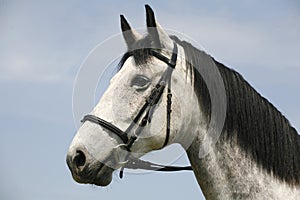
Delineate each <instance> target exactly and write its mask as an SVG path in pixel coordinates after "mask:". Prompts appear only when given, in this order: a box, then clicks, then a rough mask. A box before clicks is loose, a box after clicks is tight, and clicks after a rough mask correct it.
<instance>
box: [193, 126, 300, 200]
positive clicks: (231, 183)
mask: <svg viewBox="0 0 300 200" xmlns="http://www.w3.org/2000/svg"><path fill="white" fill-rule="evenodd" d="M204 131H205V130H202V132H201V130H200V131H199V132H198V135H197V136H196V138H195V140H194V141H193V143H192V145H191V146H190V148H189V149H188V150H187V154H188V157H189V159H190V162H191V164H192V167H193V169H194V173H195V175H196V178H197V181H198V183H199V185H200V187H201V189H202V192H203V194H204V196H205V197H206V199H282V198H287V197H288V199H297V198H298V197H299V195H300V189H299V187H298V188H296V187H290V186H289V185H287V184H285V183H284V182H281V181H279V180H277V179H275V178H274V177H273V176H272V175H271V174H268V173H267V172H265V171H264V170H262V169H261V168H260V167H258V165H257V164H256V163H255V162H253V161H252V160H251V159H250V158H249V156H247V155H246V154H245V153H244V152H243V150H241V149H240V148H239V147H238V145H237V142H236V141H234V139H233V140H231V141H227V140H224V139H220V140H219V141H218V143H217V144H216V145H211V146H210V147H209V148H210V151H209V154H207V155H206V156H205V157H204V158H199V151H200V147H201V146H200V145H201V141H203V132H204Z"/></svg>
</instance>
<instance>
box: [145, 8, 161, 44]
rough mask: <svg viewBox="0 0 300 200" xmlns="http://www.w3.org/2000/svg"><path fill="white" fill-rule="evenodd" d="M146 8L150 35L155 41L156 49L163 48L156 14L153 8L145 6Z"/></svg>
mask: <svg viewBox="0 0 300 200" xmlns="http://www.w3.org/2000/svg"><path fill="white" fill-rule="evenodd" d="M145 8H146V21H147V29H148V33H149V35H151V37H152V39H153V41H154V45H155V48H161V45H160V39H159V34H158V30H157V27H156V21H155V15H154V12H153V10H152V8H151V7H150V6H149V5H147V4H146V5H145Z"/></svg>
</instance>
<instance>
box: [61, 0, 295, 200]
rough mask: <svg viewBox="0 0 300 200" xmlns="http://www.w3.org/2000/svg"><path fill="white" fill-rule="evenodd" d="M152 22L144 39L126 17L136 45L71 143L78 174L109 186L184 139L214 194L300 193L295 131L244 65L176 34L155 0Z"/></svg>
mask: <svg viewBox="0 0 300 200" xmlns="http://www.w3.org/2000/svg"><path fill="white" fill-rule="evenodd" d="M146 21H147V30H148V33H147V35H146V36H143V35H141V34H140V33H138V32H137V31H136V30H134V29H132V28H131V26H130V25H129V23H128V21H127V20H126V19H125V17H124V16H123V15H121V29H122V34H123V37H124V40H125V42H126V45H127V48H128V50H127V52H126V53H125V54H124V56H123V57H122V59H121V61H120V64H119V71H118V72H117V73H116V74H115V76H114V77H113V78H112V79H111V81H110V85H109V87H108V88H107V90H106V91H105V93H104V94H103V96H102V97H101V99H100V101H99V102H98V104H97V105H96V106H95V108H94V109H93V110H92V112H91V113H90V114H89V115H87V116H85V117H84V119H83V121H82V122H83V123H82V125H81V127H80V128H79V129H78V132H77V134H76V135H75V137H74V139H73V141H72V143H71V145H70V147H69V150H68V153H67V158H66V161H67V164H68V167H69V169H70V171H71V173H72V177H73V179H74V180H75V181H77V182H79V183H85V184H94V185H97V186H107V185H109V184H110V183H111V181H112V174H113V172H114V171H115V170H117V169H121V171H122V170H124V168H126V167H127V166H128V165H130V164H131V165H134V164H136V163H138V162H139V158H140V157H141V156H143V155H145V154H146V153H148V152H151V151H155V150H159V149H162V148H164V147H166V146H168V145H171V144H180V145H181V146H182V147H183V148H184V149H185V150H186V153H187V155H188V158H189V160H190V163H191V168H192V170H193V172H194V174H195V176H196V179H197V181H198V184H199V186H200V188H201V190H202V192H203V194H204V196H205V198H206V199H297V198H299V197H300V136H299V135H298V133H297V131H296V129H295V128H293V127H292V126H291V125H290V123H289V121H288V120H287V119H286V118H285V117H284V116H283V115H282V114H281V112H280V111H278V110H277V109H276V108H275V107H274V106H273V105H272V104H271V103H270V102H269V101H268V100H267V99H266V98H264V97H263V96H261V95H260V94H259V93H258V92H257V91H256V90H255V89H254V88H253V87H252V86H251V85H250V84H249V83H248V82H247V81H246V80H245V79H244V78H243V77H242V75H240V74H239V73H238V72H236V71H235V70H233V69H231V68H228V67H226V66H225V65H223V64H222V63H220V62H218V61H217V60H215V59H214V58H213V57H212V56H210V55H208V54H207V53H206V52H205V51H202V50H199V49H198V48H196V47H194V46H193V45H192V44H191V43H188V42H186V41H182V40H180V39H179V38H177V37H176V36H169V35H168V34H167V33H166V31H165V30H164V29H163V28H162V27H161V26H160V24H159V23H158V22H157V21H156V19H155V15H154V12H153V10H152V8H151V7H150V6H149V5H146ZM220 80H221V81H220ZM223 118H224V119H223ZM133 158H135V159H134V160H133V161H132V159H133ZM141 163H142V164H144V163H143V162H141ZM161 168H162V169H164V168H163V167H161Z"/></svg>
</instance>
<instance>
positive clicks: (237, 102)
mask: <svg viewBox="0 0 300 200" xmlns="http://www.w3.org/2000/svg"><path fill="white" fill-rule="evenodd" d="M172 38H173V39H174V40H175V41H176V42H177V43H178V44H180V45H181V46H183V47H184V50H185V54H186V57H187V58H188V59H189V60H192V62H193V65H194V66H193V67H194V68H198V69H199V68H201V60H199V57H203V56H205V55H206V56H209V55H207V54H205V53H204V52H202V51H200V50H198V49H196V48H195V47H193V46H192V45H191V44H189V43H187V42H185V41H180V40H179V39H177V38H176V37H172ZM197 57H198V58H197ZM212 59H213V58H212ZM213 60H214V59H213ZM214 62H215V64H216V66H217V68H218V70H219V71H220V74H221V76H222V78H223V81H224V85H225V89H226V95H227V113H226V120H225V125H224V128H223V133H222V135H221V138H220V139H221V140H222V139H225V140H231V139H232V138H233V137H236V138H237V142H238V145H239V146H240V147H241V148H242V149H243V150H244V151H245V152H247V153H248V155H250V156H251V158H252V160H254V161H255V162H256V163H258V165H259V166H261V167H262V168H263V169H266V170H267V171H268V172H269V173H272V174H273V175H274V176H275V177H277V178H279V179H281V180H284V181H286V182H287V183H289V184H300V136H299V135H298V133H297V131H296V130H295V128H293V127H292V126H291V124H290V123H289V121H288V120H287V119H286V118H285V117H284V116H283V115H282V114H281V113H280V111H278V110H277V109H276V108H275V107H274V106H273V105H272V104H271V103H270V102H269V101H268V100H267V99H265V98H264V97H262V96H261V95H260V94H259V93H258V92H257V91H256V90H255V89H254V88H253V87H252V86H251V85H250V84H249V83H248V82H247V81H245V80H244V78H243V77H242V76H241V75H240V74H239V73H238V72H236V71H234V70H232V69H229V68H228V67H226V66H225V65H223V64H222V63H219V62H217V61H216V60H214ZM198 71H200V72H201V69H200V70H195V72H196V73H197V72H198ZM196 73H195V79H196V80H195V90H196V92H197V91H198V90H199V87H201V85H202V86H203V84H204V83H203V80H201V79H200V81H199V77H200V78H201V75H199V74H198V75H197V74H196ZM197 79H198V80H197ZM199 83H200V84H199ZM197 88H198V89H197ZM200 90H201V92H197V94H198V96H199V95H200V97H201V98H202V104H203V105H204V106H206V107H207V108H208V109H210V101H209V94H207V93H206V92H207V90H206V89H205V90H203V89H200ZM208 111H209V110H208ZM234 133H236V134H237V135H234Z"/></svg>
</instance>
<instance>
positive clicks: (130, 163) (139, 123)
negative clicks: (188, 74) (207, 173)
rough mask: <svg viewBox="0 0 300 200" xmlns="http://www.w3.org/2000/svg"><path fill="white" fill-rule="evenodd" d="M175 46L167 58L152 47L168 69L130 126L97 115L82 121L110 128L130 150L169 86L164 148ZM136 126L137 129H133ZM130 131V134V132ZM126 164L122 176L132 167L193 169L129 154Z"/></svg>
mask: <svg viewBox="0 0 300 200" xmlns="http://www.w3.org/2000/svg"><path fill="white" fill-rule="evenodd" d="M173 44H174V47H173V51H172V56H171V58H170V59H169V58H167V57H165V56H164V55H162V54H160V53H159V52H157V51H156V50H154V49H151V51H150V54H151V55H152V56H154V57H156V58H157V59H159V60H161V61H163V62H164V63H166V64H167V65H168V68H167V70H166V71H165V72H164V74H163V75H162V77H161V78H160V80H159V81H158V83H157V84H156V86H155V88H153V89H152V91H151V93H150V95H149V96H148V97H147V98H146V101H145V103H144V104H143V106H142V107H141V109H140V110H139V112H138V113H137V115H136V116H135V117H134V119H133V121H132V122H131V124H130V125H129V126H128V128H127V129H126V130H125V131H122V130H121V129H119V128H118V127H116V126H115V125H113V124H112V123H110V122H108V121H106V120H104V119H101V118H99V117H97V116H95V115H90V114H89V115H86V116H84V118H83V119H82V120H81V122H85V121H90V122H93V123H95V124H98V125H100V126H102V127H104V128H105V129H108V130H109V131H111V132H112V133H114V134H116V135H117V136H118V137H119V138H120V139H121V140H122V141H123V144H121V145H118V146H119V147H122V148H124V149H125V150H127V151H128V152H130V151H131V150H130V149H131V147H132V145H133V144H134V142H135V141H136V139H137V138H138V137H139V135H140V134H141V133H142V131H143V129H144V127H145V126H146V125H147V124H148V123H151V118H152V115H153V113H154V110H155V106H156V104H157V103H158V101H159V100H160V99H161V97H162V94H163V93H164V90H165V88H166V86H167V88H168V89H167V90H168V91H167V109H166V113H167V115H166V118H167V119H166V121H167V127H166V137H165V141H164V143H163V145H162V147H161V148H164V147H165V146H166V145H167V144H168V142H169V137H170V123H171V112H172V110H171V105H172V93H171V76H172V72H173V70H174V69H175V67H176V61H177V54H178V48H177V44H176V43H175V42H173ZM135 127H136V129H135V131H133V129H134V128H135ZM129 133H130V134H129ZM125 163H126V164H125V165H124V166H123V167H122V168H121V171H120V178H122V177H123V170H124V168H130V169H146V170H157V171H180V170H192V168H191V167H190V166H188V167H176V166H163V165H158V164H153V163H151V162H146V161H143V160H140V159H138V158H135V157H133V156H129V154H127V156H126V162H125Z"/></svg>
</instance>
